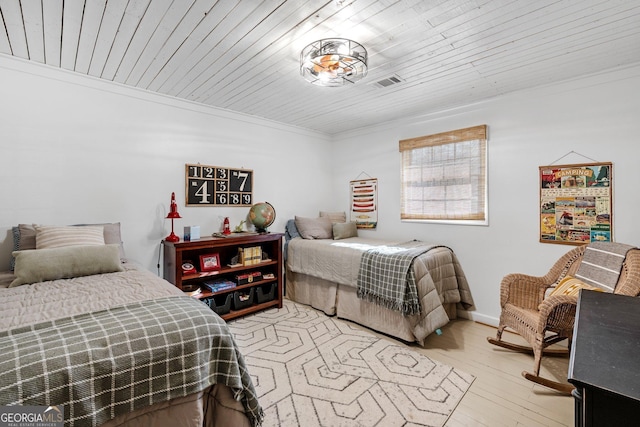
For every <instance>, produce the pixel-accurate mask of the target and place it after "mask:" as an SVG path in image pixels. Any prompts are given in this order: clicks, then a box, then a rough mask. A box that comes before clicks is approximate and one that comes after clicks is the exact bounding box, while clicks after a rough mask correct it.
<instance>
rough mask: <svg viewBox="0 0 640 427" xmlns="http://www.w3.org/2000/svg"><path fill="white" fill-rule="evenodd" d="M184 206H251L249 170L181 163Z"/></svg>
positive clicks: (250, 177) (251, 185)
mask: <svg viewBox="0 0 640 427" xmlns="http://www.w3.org/2000/svg"><path fill="white" fill-rule="evenodd" d="M185 181H186V187H187V188H186V191H185V194H186V198H187V200H186V203H185V204H186V205H187V206H245V207H246V206H251V204H252V202H253V196H252V188H253V171H252V170H249V169H231V168H225V167H220V166H209V165H201V164H197V165H190V164H187V165H185Z"/></svg>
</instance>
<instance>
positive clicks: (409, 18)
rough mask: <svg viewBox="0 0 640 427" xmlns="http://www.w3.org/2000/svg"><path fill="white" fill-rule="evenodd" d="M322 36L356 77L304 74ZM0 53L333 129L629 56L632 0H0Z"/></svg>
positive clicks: (636, 18)
mask: <svg viewBox="0 0 640 427" xmlns="http://www.w3.org/2000/svg"><path fill="white" fill-rule="evenodd" d="M327 37H343V38H350V39H353V40H356V41H358V42H359V43H361V44H363V45H364V46H365V48H366V49H367V50H368V53H369V74H368V76H367V77H366V78H365V79H364V80H361V81H360V82H358V83H357V84H355V85H350V86H343V87H338V88H323V87H317V86H314V85H311V84H310V83H308V82H306V81H305V80H304V79H302V77H301V76H300V71H299V57H300V51H301V50H302V48H303V47H304V46H306V45H307V44H309V43H311V42H313V41H315V40H318V39H321V38H327ZM0 54H5V55H13V56H16V57H19V58H23V59H26V60H29V61H35V62H39V63H43V64H47V65H49V66H52V67H59V68H63V69H66V70H71V71H73V72H76V73H81V74H88V75H90V76H95V77H98V78H101V79H105V80H110V81H114V82H117V83H121V84H125V85H129V86H135V87H137V88H141V89H146V90H150V91H154V92H159V93H162V94H166V95H170V96H175V97H178V98H184V99H188V100H191V101H195V102H198V103H203V104H207V105H212V106H216V107H221V108H225V109H229V110H233V111H238V112H242V113H246V114H250V115H255V116H259V117H263V118H267V119H271V120H275V121H278V122H283V123H289V124H292V125H295V126H299V127H302V128H308V129H313V130H317V131H321V132H325V133H327V134H331V135H333V134H338V133H340V132H344V131H346V130H350V129H355V128H360V127H363V126H370V125H372V124H377V123H381V122H385V121H388V120H392V119H397V118H401V117H405V116H412V115H417V114H425V113H429V112H434V111H440V110H443V109H447V108H452V107H456V106H460V105H465V104H468V103H471V102H475V101H479V100H483V99H487V98H491V97H494V96H497V95H500V94H505V93H509V92H512V91H515V90H519V89H524V88H530V87H535V86H538V85H542V84H547V83H550V82H554V81H560V80H564V79H569V78H573V77H576V76H580V75H585V74H590V73H594V72H599V71H602V70H606V69H610V68H613V67H618V66H624V65H628V64H633V63H637V62H639V61H640V1H635V0H634V1H630V0H609V1H605V0H535V1H531V0H377V1H375V0H344V1H342V2H336V1H329V0H264V1H257V0H0ZM394 75H395V76H398V77H400V79H401V80H402V82H401V83H399V84H395V85H392V86H388V87H384V88H382V87H379V86H378V85H376V84H375V83H376V82H378V81H380V80H383V79H385V78H388V77H391V76H394ZM5 84H6V83H5Z"/></svg>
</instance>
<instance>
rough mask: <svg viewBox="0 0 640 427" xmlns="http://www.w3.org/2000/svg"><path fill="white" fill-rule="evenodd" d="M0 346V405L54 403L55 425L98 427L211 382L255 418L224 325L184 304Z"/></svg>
mask: <svg viewBox="0 0 640 427" xmlns="http://www.w3.org/2000/svg"><path fill="white" fill-rule="evenodd" d="M0 348H2V349H4V350H5V353H4V354H3V355H2V356H3V357H2V360H0V405H49V404H55V405H64V407H65V420H66V421H67V422H66V423H65V425H70V426H84V425H92V423H95V425H99V424H102V423H104V422H106V421H108V420H109V419H112V418H114V417H115V416H118V415H120V414H124V413H128V412H131V411H133V410H135V409H138V408H143V407H145V406H149V405H152V404H154V403H157V402H164V401H167V400H170V399H173V398H176V397H181V396H186V395H188V394H191V393H195V392H198V391H200V390H203V389H205V388H206V387H208V386H210V385H212V384H225V385H227V386H229V387H230V388H231V389H232V390H233V391H234V393H235V397H236V399H238V400H241V401H242V403H243V405H244V407H245V409H246V413H247V416H248V417H249V419H250V420H251V422H252V424H253V425H258V424H259V423H260V422H261V420H262V416H263V414H262V409H261V408H260V406H259V404H258V401H257V398H256V396H255V394H254V392H253V385H252V383H251V378H250V376H249V373H248V371H247V370H246V368H245V364H244V359H243V357H242V355H241V354H240V353H239V352H238V350H237V348H236V345H235V342H234V340H233V336H232V335H231V333H230V332H229V331H228V329H227V328H226V324H225V322H224V321H223V320H222V319H220V318H217V317H214V316H211V311H210V309H209V308H208V307H207V306H205V305H204V304H202V303H200V302H198V301H196V300H194V299H192V298H190V297H183V296H178V297H169V298H161V299H156V300H153V301H151V302H138V303H131V304H127V305H124V306H120V307H114V308H110V309H106V310H102V311H98V312H93V313H86V314H80V315H76V316H72V317H67V318H63V319H58V320H52V321H47V322H42V323H38V324H35V325H31V326H25V327H19V328H15V329H10V330H7V331H4V332H0ZM132 385H133V386H132Z"/></svg>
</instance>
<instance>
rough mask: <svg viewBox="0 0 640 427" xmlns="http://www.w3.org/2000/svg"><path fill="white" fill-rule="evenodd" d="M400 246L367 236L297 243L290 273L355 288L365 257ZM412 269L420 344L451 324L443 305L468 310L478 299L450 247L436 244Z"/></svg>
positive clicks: (290, 257)
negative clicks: (417, 307)
mask: <svg viewBox="0 0 640 427" xmlns="http://www.w3.org/2000/svg"><path fill="white" fill-rule="evenodd" d="M425 244H426V245H428V244H427V243H425ZM400 245H402V242H393V241H389V240H380V239H369V238H362V237H351V238H347V239H343V240H329V239H326V240H306V239H301V238H293V239H291V240H290V241H289V245H288V257H287V269H288V270H290V271H292V272H294V273H300V274H304V275H307V276H311V277H316V278H320V279H323V280H326V281H328V282H332V283H336V284H338V285H339V286H340V287H342V286H347V287H352V288H354V289H356V288H357V281H358V274H359V270H360V264H361V260H362V254H363V253H364V252H365V251H369V250H372V249H375V248H377V247H381V246H384V247H394V246H397V247H400ZM412 269H413V272H414V275H415V280H416V284H417V292H418V299H419V301H420V308H421V310H420V313H419V314H416V315H409V316H405V319H406V321H407V322H408V323H409V324H410V325H411V329H412V331H413V335H414V336H415V337H416V340H417V341H418V342H420V341H422V340H423V339H424V338H425V337H426V336H428V335H429V334H430V333H432V332H433V331H435V330H437V329H438V328H440V327H442V326H444V325H445V324H446V323H447V322H448V321H449V318H448V316H447V314H446V312H445V310H444V308H443V304H460V305H461V306H462V307H463V308H464V309H467V310H469V309H472V308H473V298H472V296H471V291H470V288H469V284H468V282H467V279H466V276H465V274H464V271H463V269H462V266H461V265H460V263H459V261H458V259H457V257H456V254H455V253H454V252H453V251H452V250H451V249H449V248H447V247H443V246H440V245H433V249H431V250H428V251H426V252H424V253H422V254H421V255H418V256H417V257H415V259H414V262H413V264H412ZM365 325H366V324H365Z"/></svg>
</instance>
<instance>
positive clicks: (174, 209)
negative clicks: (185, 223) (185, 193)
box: [167, 193, 182, 219]
mask: <svg viewBox="0 0 640 427" xmlns="http://www.w3.org/2000/svg"><path fill="white" fill-rule="evenodd" d="M171 218H182V217H181V216H180V214H179V213H178V204H177V203H176V193H171V205H170V206H169V213H168V214H167V219H171Z"/></svg>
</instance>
